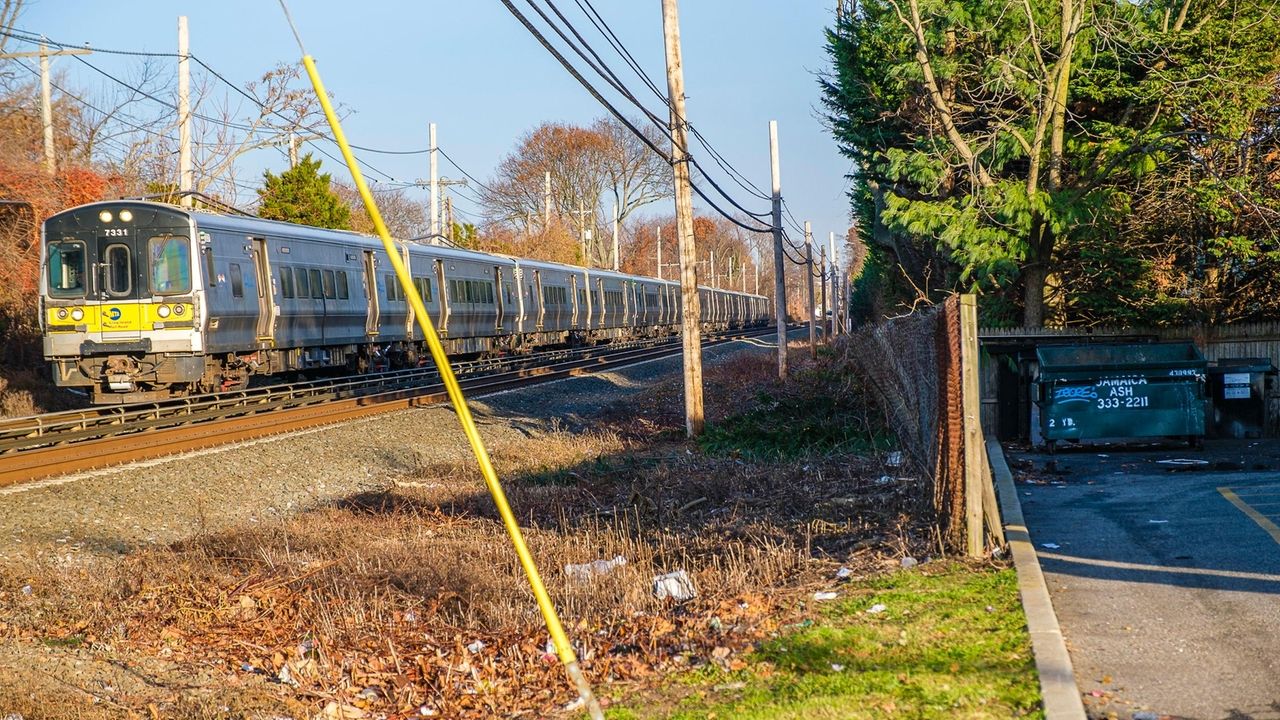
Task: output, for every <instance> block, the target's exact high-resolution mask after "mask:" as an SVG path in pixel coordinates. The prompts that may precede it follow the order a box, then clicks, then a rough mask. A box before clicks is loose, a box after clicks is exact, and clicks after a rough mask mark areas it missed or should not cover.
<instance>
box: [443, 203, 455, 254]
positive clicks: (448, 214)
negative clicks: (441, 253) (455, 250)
mask: <svg viewBox="0 0 1280 720" xmlns="http://www.w3.org/2000/svg"><path fill="white" fill-rule="evenodd" d="M444 221H445V223H446V226H447V227H448V228H449V232H448V236H449V244H450V245H453V244H454V239H453V198H452V197H449V195H448V194H447V193H446V194H445V196H444Z"/></svg>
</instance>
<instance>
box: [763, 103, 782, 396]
mask: <svg viewBox="0 0 1280 720" xmlns="http://www.w3.org/2000/svg"><path fill="white" fill-rule="evenodd" d="M769 167H770V169H771V174H772V175H773V312H774V316H775V320H776V321H777V326H778V377H779V378H781V379H782V380H786V379H787V277H786V272H785V270H784V268H783V263H785V262H786V261H785V259H784V258H783V257H782V242H783V240H782V170H781V169H780V168H779V167H778V121H777V120H770V121H769ZM757 285H758V283H757Z"/></svg>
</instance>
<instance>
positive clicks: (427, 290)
mask: <svg viewBox="0 0 1280 720" xmlns="http://www.w3.org/2000/svg"><path fill="white" fill-rule="evenodd" d="M418 279H419V280H421V281H422V285H421V286H420V287H419V288H418V294H419V295H421V296H422V302H424V303H429V302H431V278H429V277H424V278H418Z"/></svg>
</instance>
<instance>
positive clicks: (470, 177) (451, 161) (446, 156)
mask: <svg viewBox="0 0 1280 720" xmlns="http://www.w3.org/2000/svg"><path fill="white" fill-rule="evenodd" d="M436 150H438V151H439V152H440V154H441V155H443V156H444V159H445V160H448V161H449V164H450V165H452V166H454V167H455V168H457V170H458V172H460V173H462V174H463V175H466V176H467V179H468V180H470V181H471V182H473V183H475V184H476V185H478V186H479V187H480V189H482V190H484V191H485V192H487V193H493V188H490V187H489V186H488V185H485V184H484V183H482V182H480V181H479V180H477V179H476V176H475V175H472V174H471V173H469V172H467V171H466V170H464V169H463V168H462V166H461V165H459V164H458V163H457V161H455V160H454V159H453V158H451V157H449V153H447V152H445V151H444V149H443V148H441V147H440V145H439V144H437V145H436Z"/></svg>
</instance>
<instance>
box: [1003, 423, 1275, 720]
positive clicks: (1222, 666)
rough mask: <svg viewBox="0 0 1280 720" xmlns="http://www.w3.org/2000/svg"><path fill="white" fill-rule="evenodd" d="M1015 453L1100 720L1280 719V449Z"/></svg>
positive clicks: (1060, 609)
mask: <svg viewBox="0 0 1280 720" xmlns="http://www.w3.org/2000/svg"><path fill="white" fill-rule="evenodd" d="M1049 460H1050V459H1049V457H1048V456H1047V455H1041V454H1036V453H1025V452H1024V453H1018V452H1012V453H1010V461H1011V462H1012V463H1013V465H1014V469H1015V478H1016V480H1017V489H1018V493H1019V499H1020V500H1021V501H1022V505H1023V512H1024V514H1025V516H1026V522H1027V527H1028V529H1029V531H1030V533H1031V538H1032V541H1033V542H1034V543H1035V546H1036V552H1037V553H1038V554H1039V555H1040V561H1041V563H1042V566H1043V569H1044V573H1045V580H1046V582H1047V583H1048V587H1049V592H1050V596H1051V598H1052V600H1053V605H1054V608H1055V610H1056V612H1057V615H1058V620H1059V622H1060V624H1061V626H1062V632H1063V635H1064V636H1065V638H1066V640H1067V646H1068V648H1069V650H1070V652H1071V658H1072V662H1073V664H1074V666H1075V671H1076V681H1077V684H1078V685H1079V688H1080V690H1081V692H1082V693H1083V694H1084V699H1085V706H1086V708H1087V709H1088V710H1089V714H1090V715H1091V716H1092V717H1117V718H1132V717H1135V716H1136V717H1137V718H1153V717H1155V718H1159V717H1173V718H1204V719H1207V720H1219V719H1222V720H1228V719H1230V720H1249V719H1256V720H1270V719H1276V720H1280V440H1245V441H1218V442H1214V441H1210V442H1209V443H1208V446H1207V447H1206V449H1205V451H1203V452H1196V451H1193V450H1189V449H1187V448H1186V447H1185V446H1182V447H1179V446H1173V445H1169V446H1158V445H1131V446H1116V445H1102V446H1089V447H1081V448H1074V449H1067V450H1066V451H1063V452H1060V453H1059V454H1058V455H1057V456H1056V458H1054V461H1055V463H1056V467H1054V466H1053V465H1051V464H1050V463H1049Z"/></svg>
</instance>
